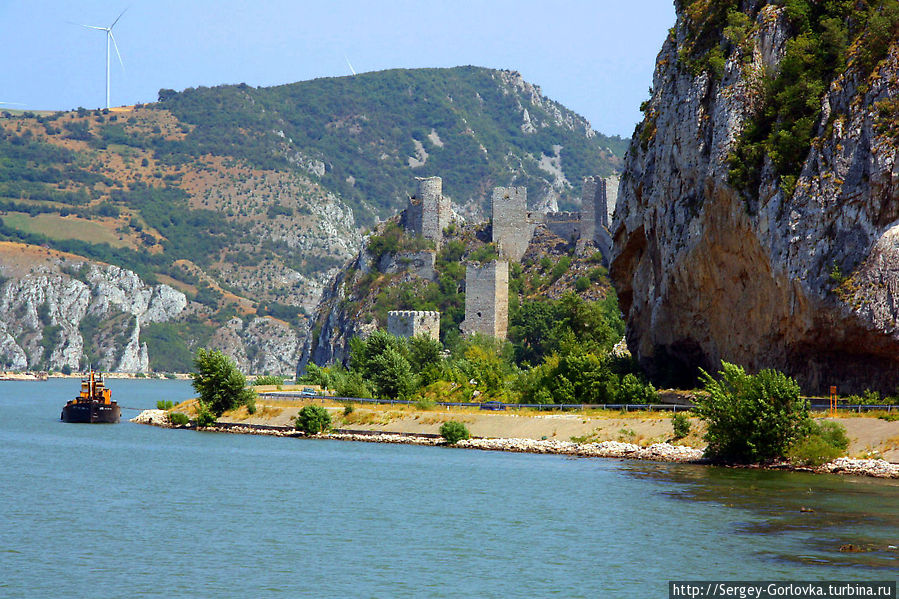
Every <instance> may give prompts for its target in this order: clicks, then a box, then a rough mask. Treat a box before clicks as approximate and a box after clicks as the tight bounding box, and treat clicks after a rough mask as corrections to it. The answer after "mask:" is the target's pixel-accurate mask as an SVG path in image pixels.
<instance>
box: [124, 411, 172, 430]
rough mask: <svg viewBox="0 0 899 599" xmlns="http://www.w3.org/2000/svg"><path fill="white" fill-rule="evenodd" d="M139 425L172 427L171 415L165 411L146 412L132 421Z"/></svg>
mask: <svg viewBox="0 0 899 599" xmlns="http://www.w3.org/2000/svg"><path fill="white" fill-rule="evenodd" d="M131 422H136V423H137V424H150V425H152V426H170V425H171V423H169V413H168V412H166V411H165V410H144V411H143V412H141V413H140V414H138V415H137V416H135V417H134V418H132V419H131Z"/></svg>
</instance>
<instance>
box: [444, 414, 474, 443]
mask: <svg viewBox="0 0 899 599" xmlns="http://www.w3.org/2000/svg"><path fill="white" fill-rule="evenodd" d="M440 436H441V437H443V438H444V439H446V442H447V443H449V444H450V445H454V444H456V443H458V442H459V441H461V440H462V439H468V438H470V437H471V435H470V434H469V432H468V427H466V426H465V425H464V424H462V423H461V422H459V421H458V420H450V421H449V422H444V423H443V424H442V425H440Z"/></svg>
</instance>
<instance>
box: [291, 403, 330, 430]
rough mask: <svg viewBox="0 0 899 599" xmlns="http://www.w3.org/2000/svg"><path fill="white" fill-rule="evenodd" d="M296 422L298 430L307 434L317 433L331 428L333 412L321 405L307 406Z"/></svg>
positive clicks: (301, 411)
mask: <svg viewBox="0 0 899 599" xmlns="http://www.w3.org/2000/svg"><path fill="white" fill-rule="evenodd" d="M294 423H295V426H296V429H297V430H299V431H303V432H304V433H306V434H307V435H317V434H319V433H324V432H326V431H328V430H330V429H331V414H329V413H328V410H326V409H325V408H323V407H321V406H305V407H304V408H303V409H302V410H300V413H299V414H297V417H296V420H295V421H294Z"/></svg>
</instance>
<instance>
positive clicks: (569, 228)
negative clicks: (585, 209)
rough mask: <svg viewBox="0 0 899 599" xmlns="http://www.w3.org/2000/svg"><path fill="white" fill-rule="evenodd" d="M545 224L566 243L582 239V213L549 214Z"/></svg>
mask: <svg viewBox="0 0 899 599" xmlns="http://www.w3.org/2000/svg"><path fill="white" fill-rule="evenodd" d="M543 224H545V225H546V228H547V229H549V230H550V231H552V233H553V234H554V235H558V236H559V237H561V238H562V239H564V240H565V241H577V240H578V239H580V237H581V228H582V221H581V213H580V212H549V213H547V215H546V217H545V219H544V221H543Z"/></svg>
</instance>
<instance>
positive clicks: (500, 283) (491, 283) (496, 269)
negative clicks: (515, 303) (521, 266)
mask: <svg viewBox="0 0 899 599" xmlns="http://www.w3.org/2000/svg"><path fill="white" fill-rule="evenodd" d="M508 328H509V263H508V262H507V261H505V260H502V261H500V260H495V261H493V262H491V263H489V264H485V265H483V266H479V265H477V264H468V265H467V266H466V268H465V320H464V321H463V322H462V326H461V329H462V332H463V333H464V334H466V335H470V334H472V333H481V334H483V335H489V336H491V337H495V338H496V339H505V338H506V334H507V332H508Z"/></svg>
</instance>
